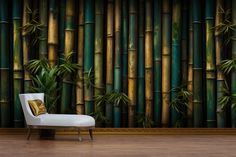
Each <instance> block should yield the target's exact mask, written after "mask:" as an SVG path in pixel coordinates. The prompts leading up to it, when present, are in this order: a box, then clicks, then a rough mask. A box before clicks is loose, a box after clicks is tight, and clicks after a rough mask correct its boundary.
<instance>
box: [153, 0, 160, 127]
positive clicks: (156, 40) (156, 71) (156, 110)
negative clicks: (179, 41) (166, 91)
mask: <svg viewBox="0 0 236 157" xmlns="http://www.w3.org/2000/svg"><path fill="white" fill-rule="evenodd" d="M153 10H154V19H153V24H154V30H153V31H154V36H153V40H154V41H153V57H154V58H153V59H154V67H153V68H154V69H153V70H154V73H153V77H154V82H153V83H154V84H153V86H154V87H153V88H154V100H153V101H154V102H153V107H154V108H153V110H154V113H153V118H154V126H157V127H160V126H161V84H162V81H161V24H162V23H161V18H162V17H161V0H154V2H153Z"/></svg>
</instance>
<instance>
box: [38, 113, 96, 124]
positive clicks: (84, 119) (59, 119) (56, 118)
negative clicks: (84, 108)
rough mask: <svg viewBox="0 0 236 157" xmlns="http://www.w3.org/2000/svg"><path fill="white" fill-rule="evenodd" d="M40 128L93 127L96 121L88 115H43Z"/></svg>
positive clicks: (40, 116)
mask: <svg viewBox="0 0 236 157" xmlns="http://www.w3.org/2000/svg"><path fill="white" fill-rule="evenodd" d="M38 117H39V118H40V124H38V125H40V126H60V127H93V126H95V120H94V118H93V117H91V116H87V115H72V114H70V115H67V114H42V115H39V116H38Z"/></svg>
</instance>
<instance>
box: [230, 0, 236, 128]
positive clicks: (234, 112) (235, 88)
mask: <svg viewBox="0 0 236 157" xmlns="http://www.w3.org/2000/svg"><path fill="white" fill-rule="evenodd" d="M235 8H236V1H235V0H234V1H232V22H233V23H234V24H235V23H236V9H235ZM232 33H233V36H234V38H233V39H232V59H234V60H236V39H235V37H236V30H235V29H234V30H233V32H232ZM231 94H232V95H233V96H234V98H235V96H236V68H234V69H233V70H232V74H231ZM233 101H234V102H235V101H236V100H235V99H234V100H233ZM231 121H232V127H233V128H236V107H235V106H234V107H233V106H232V108H231Z"/></svg>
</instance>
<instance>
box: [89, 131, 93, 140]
mask: <svg viewBox="0 0 236 157" xmlns="http://www.w3.org/2000/svg"><path fill="white" fill-rule="evenodd" d="M89 135H90V139H91V140H93V129H89Z"/></svg>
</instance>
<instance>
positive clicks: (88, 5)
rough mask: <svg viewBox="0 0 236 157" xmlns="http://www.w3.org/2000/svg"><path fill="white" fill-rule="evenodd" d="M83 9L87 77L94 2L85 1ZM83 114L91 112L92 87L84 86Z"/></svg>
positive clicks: (92, 50)
mask: <svg viewBox="0 0 236 157" xmlns="http://www.w3.org/2000/svg"><path fill="white" fill-rule="evenodd" d="M84 2H85V4H84V5H85V7H84V11H85V14H84V17H85V18H84V31H85V32H84V33H85V34H84V76H85V77H88V74H89V71H90V70H91V69H93V64H94V59H93V58H94V44H91V43H94V1H93V0H86V1H84ZM84 101H85V113H86V114H91V113H92V112H93V108H94V106H93V87H92V86H91V85H90V86H84Z"/></svg>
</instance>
